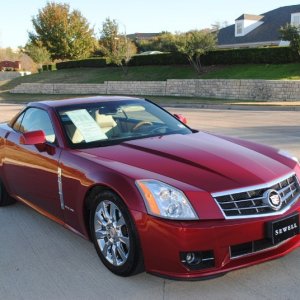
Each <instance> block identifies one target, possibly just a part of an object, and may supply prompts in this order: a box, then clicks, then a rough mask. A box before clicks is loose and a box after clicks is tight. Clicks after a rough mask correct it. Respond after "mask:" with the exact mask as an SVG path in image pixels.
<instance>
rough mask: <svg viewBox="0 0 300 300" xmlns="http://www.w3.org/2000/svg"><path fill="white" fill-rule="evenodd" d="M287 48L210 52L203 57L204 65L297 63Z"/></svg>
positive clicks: (296, 57)
mask: <svg viewBox="0 0 300 300" xmlns="http://www.w3.org/2000/svg"><path fill="white" fill-rule="evenodd" d="M298 60H299V57H298V55H297V53H295V52H294V51H293V50H292V49H291V48H289V47H274V48H247V49H228V50H216V51H211V52H209V53H207V54H206V55H204V56H203V59H202V63H203V64H204V65H232V64H284V63H291V62H295V61H298Z"/></svg>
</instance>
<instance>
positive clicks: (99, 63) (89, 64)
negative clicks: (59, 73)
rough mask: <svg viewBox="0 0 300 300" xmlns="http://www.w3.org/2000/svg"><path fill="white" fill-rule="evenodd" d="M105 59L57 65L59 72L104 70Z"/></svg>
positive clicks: (71, 61) (83, 60)
mask: <svg viewBox="0 0 300 300" xmlns="http://www.w3.org/2000/svg"><path fill="white" fill-rule="evenodd" d="M106 66H107V65H106V60H105V58H88V59H81V60H70V61H64V62H60V63H57V64H56V68H57V70H61V69H71V68H103V67H106Z"/></svg>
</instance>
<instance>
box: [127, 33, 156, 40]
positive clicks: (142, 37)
mask: <svg viewBox="0 0 300 300" xmlns="http://www.w3.org/2000/svg"><path fill="white" fill-rule="evenodd" d="M158 35H159V33H140V32H137V33H132V34H127V37H128V38H129V39H132V40H136V39H139V40H149V39H151V38H153V37H156V36H158Z"/></svg>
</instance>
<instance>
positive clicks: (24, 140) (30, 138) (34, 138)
mask: <svg viewBox="0 0 300 300" xmlns="http://www.w3.org/2000/svg"><path fill="white" fill-rule="evenodd" d="M45 143H46V136H45V133H44V131H43V130H36V131H28V132H24V133H23V134H22V135H21V137H20V144H22V145H42V144H45Z"/></svg>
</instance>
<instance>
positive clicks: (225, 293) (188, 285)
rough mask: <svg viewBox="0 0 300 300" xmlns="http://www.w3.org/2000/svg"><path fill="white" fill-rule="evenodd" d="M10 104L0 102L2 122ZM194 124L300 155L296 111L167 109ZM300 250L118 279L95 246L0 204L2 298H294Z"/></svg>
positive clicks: (299, 280)
mask: <svg viewBox="0 0 300 300" xmlns="http://www.w3.org/2000/svg"><path fill="white" fill-rule="evenodd" d="M17 109H19V108H17V107H15V106H6V107H3V106H0V121H1V120H4V119H8V118H9V115H13V114H14V113H15V110H17ZM170 110H171V111H172V112H181V113H183V114H184V115H185V116H186V117H187V118H188V121H189V124H190V125H191V126H192V127H194V128H198V129H203V130H209V131H212V132H218V133H222V134H229V135H233V136H240V137H243V138H247V139H251V140H254V141H258V142H263V143H266V144H269V145H273V146H275V147H280V148H283V149H286V150H290V151H291V152H293V153H294V154H296V155H297V156H298V157H300V116H299V114H300V113H299V112H286V111H285V112H276V111H259V112H257V111H231V110H229V111H228V110H193V109H174V108H172V109H170ZM299 294H300V249H297V250H296V251H294V252H292V253H290V254H289V255H287V256H285V257H283V258H281V259H278V260H274V261H271V262H267V263H264V264H260V265H257V266H254V267H250V268H246V269H242V270H238V271H234V272H231V273H228V274H226V275H225V276H223V277H220V278H216V279H211V280H206V281H197V282H182V281H171V280H165V279H162V278H158V277H155V276H152V275H149V274H146V273H142V274H139V275H136V276H134V277H130V278H120V277H117V276H115V275H113V274H111V273H110V272H109V271H107V270H106V268H105V267H104V266H103V265H102V264H101V262H100V260H99V259H98V257H97V254H96V252H95V251H94V248H93V245H92V244H91V243H89V242H88V241H85V240H83V239H82V238H80V237H79V236H77V235H75V234H73V233H72V232H70V231H68V230H66V229H64V228H62V227H61V226H59V225H58V224H56V223H54V222H52V221H50V220H48V219H46V218H45V217H43V216H41V215H39V214H38V213H36V212H34V211H33V210H31V209H30V208H28V207H25V206H24V205H22V204H16V205H14V206H10V207H5V208H1V209H0V299H4V300H9V299H30V300H33V299H73V300H75V299H143V300H146V299H222V300H224V299H230V300H232V299H299Z"/></svg>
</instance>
